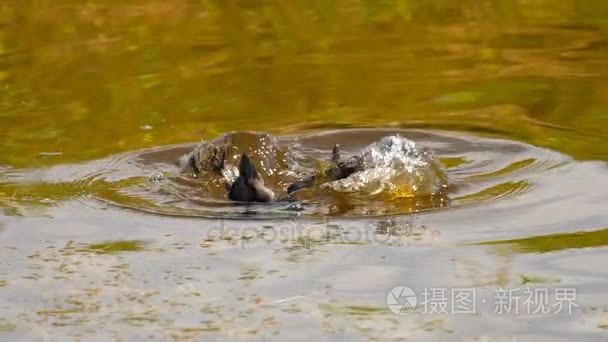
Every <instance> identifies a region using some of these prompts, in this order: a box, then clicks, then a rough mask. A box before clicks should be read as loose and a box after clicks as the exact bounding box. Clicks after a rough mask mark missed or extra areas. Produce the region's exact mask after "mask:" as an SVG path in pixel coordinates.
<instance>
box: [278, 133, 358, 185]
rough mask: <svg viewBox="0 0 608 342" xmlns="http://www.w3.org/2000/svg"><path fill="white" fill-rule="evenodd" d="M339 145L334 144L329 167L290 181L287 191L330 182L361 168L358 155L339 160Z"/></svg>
mask: <svg viewBox="0 0 608 342" xmlns="http://www.w3.org/2000/svg"><path fill="white" fill-rule="evenodd" d="M340 159H341V158H340V146H339V145H335V146H334V148H333V150H332V154H331V163H330V166H329V168H327V169H326V170H322V171H321V174H320V175H316V174H315V175H311V176H307V177H305V178H303V179H301V180H297V181H295V182H293V183H291V184H290V185H289V186H288V187H287V193H288V194H291V193H293V192H296V191H298V190H300V189H304V188H310V187H313V186H314V185H315V184H318V183H325V182H331V181H335V180H339V179H343V178H346V177H348V176H350V175H352V174H353V173H355V172H359V171H362V170H363V160H362V159H361V157H360V156H354V157H351V158H349V159H347V160H345V161H341V160H340Z"/></svg>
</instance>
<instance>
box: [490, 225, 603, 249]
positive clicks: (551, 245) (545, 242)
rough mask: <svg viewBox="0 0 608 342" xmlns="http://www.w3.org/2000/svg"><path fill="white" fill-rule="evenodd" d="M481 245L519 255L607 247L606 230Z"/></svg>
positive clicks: (500, 241)
mask: <svg viewBox="0 0 608 342" xmlns="http://www.w3.org/2000/svg"><path fill="white" fill-rule="evenodd" d="M481 244H483V245H497V246H505V247H508V248H509V249H512V250H514V251H516V252H520V253H547V252H554V251H560V250H564V249H571V248H588V247H603V246H606V245H608V228H605V229H600V230H595V231H588V232H587V231H586V232H576V233H565V234H551V235H542V236H534V237H529V238H523V239H513V240H499V241H488V242H483V243H481Z"/></svg>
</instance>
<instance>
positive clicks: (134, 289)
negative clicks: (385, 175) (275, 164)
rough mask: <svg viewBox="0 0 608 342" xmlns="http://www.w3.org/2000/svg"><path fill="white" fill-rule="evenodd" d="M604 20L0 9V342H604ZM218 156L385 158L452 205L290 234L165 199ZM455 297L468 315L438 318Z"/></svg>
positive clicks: (353, 211) (189, 200)
mask: <svg viewBox="0 0 608 342" xmlns="http://www.w3.org/2000/svg"><path fill="white" fill-rule="evenodd" d="M607 18H608V8H607V7H606V5H604V2H602V1H589V2H586V3H585V4H579V3H574V2H573V3H564V2H563V1H560V2H558V1H555V2H553V1H542V2H530V3H513V2H503V1H489V2H485V3H484V4H478V3H471V4H466V3H462V4H455V3H452V2H442V1H431V2H426V3H424V4H414V3H411V2H409V1H397V2H394V3H393V2H390V3H389V2H382V3H380V2H375V1H349V2H339V3H332V4H325V3H310V2H301V1H293V2H290V3H289V4H285V3H283V2H279V1H266V2H258V1H246V2H230V1H226V2H214V1H202V2H197V3H193V2H187V1H174V2H171V4H168V3H166V2H154V1H153V2H147V3H146V4H123V5H116V4H110V3H109V2H108V3H105V2H89V3H87V4H84V5H83V4H69V3H64V4H62V5H60V6H59V5H56V4H55V3H46V2H36V3H27V4H26V3H16V2H15V3H12V2H7V3H4V4H2V5H0V87H1V89H2V91H1V92H0V127H2V132H3V134H2V135H0V142H1V143H0V337H1V338H2V339H22V340H59V339H62V338H75V337H80V338H81V339H100V340H101V339H106V338H110V339H112V338H113V339H135V340H140V339H148V338H152V339H155V340H172V339H198V340H209V339H211V340H213V339H218V340H220V339H232V338H252V339H277V340H284V339H287V338H289V339H297V340H310V339H311V338H317V339H320V340H333V339H339V340H367V339H395V338H403V339H412V340H421V339H429V338H430V339H433V338H435V339H446V340H462V339H466V340H475V339H477V340H479V339H489V340H495V339H501V338H504V339H510V338H511V337H512V336H517V337H518V338H519V339H521V340H535V341H536V340H547V341H554V340H565V341H570V340H572V339H575V338H578V339H588V340H601V339H603V338H605V336H606V332H607V329H608V292H606V284H608V272H607V271H606V267H605V262H606V258H608V249H607V247H606V246H607V245H608V211H607V210H606V203H607V202H608V190H607V189H608V188H607V187H606V185H607V184H608V167H607V164H606V160H608V147H607V146H608V144H606V142H607V141H608V135H607V134H608V131H607V130H606V127H608V115H607V113H608V98H607V97H606V95H605V94H606V90H607V88H606V84H608V83H607V81H608V79H607V77H606V70H607V65H606V60H607V57H608V48H607V46H608V45H606V41H607V37H608V32H607V25H606V23H607V21H606V20H607ZM232 130H260V131H269V132H270V133H272V134H273V135H275V136H277V137H279V138H280V139H285V140H286V141H290V140H289V139H292V140H291V141H294V140H293V139H296V140H297V141H298V142H299V144H300V147H302V148H304V150H305V151H306V152H307V153H310V155H309V156H312V157H313V158H312V159H315V158H316V157H319V158H323V159H326V158H327V157H328V151H329V150H330V148H331V146H333V144H335V143H340V144H341V145H342V146H343V148H344V149H345V151H346V152H347V153H353V152H354V151H356V150H357V149H359V148H361V147H362V146H365V145H367V144H369V143H371V142H373V141H375V140H377V139H378V138H380V137H382V136H384V135H388V134H395V133H399V134H401V135H403V136H406V137H408V138H410V139H412V140H414V141H416V143H418V144H420V145H421V146H424V147H427V148H429V149H430V150H432V151H433V153H434V155H435V157H436V158H437V160H438V161H439V162H440V163H441V165H442V167H443V168H444V169H445V172H446V174H447V177H448V179H449V193H448V196H447V198H445V200H444V201H432V200H431V201H429V200H423V199H420V198H416V199H405V200H401V199H392V200H391V199H388V198H374V197H365V196H343V197H340V196H338V197H335V198H333V200H332V201H331V202H330V203H327V202H320V201H318V200H317V201H315V198H314V197H313V198H312V200H311V199H310V198H309V200H308V202H306V203H304V204H305V205H304V206H303V210H298V211H293V210H290V208H288V207H287V205H286V204H284V203H274V204H271V205H253V206H234V205H233V204H232V203H229V202H227V201H225V199H223V198H222V197H221V196H218V197H209V196H205V194H204V193H201V192H200V191H199V189H197V187H196V182H194V183H192V182H189V181H184V180H183V179H179V177H178V176H176V175H175V173H176V171H177V169H176V167H175V166H174V164H173V162H174V160H175V158H176V157H178V156H179V155H181V154H183V153H184V152H185V151H187V150H188V149H190V148H192V147H193V146H194V145H195V144H196V143H197V142H199V141H200V140H201V139H212V138H215V137H217V136H219V135H220V134H222V133H223V132H226V131H232ZM330 198H331V197H330ZM400 285H405V286H408V287H410V288H411V289H413V290H414V292H415V293H416V294H417V299H418V303H417V304H418V306H417V307H416V308H415V310H414V311H413V312H411V313H409V314H407V315H403V316H400V315H396V314H394V313H392V312H391V311H390V310H389V308H388V306H387V296H388V295H389V293H390V291H391V289H392V288H394V287H396V286H400ZM429 288H435V289H445V290H446V291H447V293H446V310H447V311H448V312H447V313H442V312H430V311H433V310H430V309H432V308H431V306H430V305H427V306H426V307H425V305H423V299H424V292H425V289H427V290H428V289H429ZM458 289H468V290H473V291H474V293H475V294H476V298H475V301H474V302H475V303H476V308H475V312H474V313H453V312H452V309H453V306H452V303H451V299H452V298H453V297H452V290H458ZM505 289H506V290H511V291H512V294H513V296H512V299H513V300H514V301H515V302H517V303H515V302H511V303H510V305H509V307H510V308H511V311H510V312H509V313H506V312H503V311H501V310H499V309H501V308H502V307H501V306H500V305H497V303H499V302H498V301H499V300H500V299H499V298H500V297H499V295H500V293H501V292H500V291H501V290H505ZM527 289H532V290H537V291H540V292H542V291H543V290H546V291H547V293H548V296H549V297H550V298H548V303H547V306H546V307H545V308H544V309H546V310H545V311H542V310H541V311H538V312H536V313H534V312H533V311H534V309H535V308H534V307H532V308H527V307H526V305H524V303H523V302H524V300H525V299H526V294H525V291H526V290H527ZM560 289H574V290H575V294H576V299H575V301H574V303H575V304H576V305H575V306H574V307H573V308H572V312H571V313H568V312H567V308H563V310H560V311H559V312H558V307H557V306H552V305H553V304H556V302H555V295H556V293H557V292H558V291H560ZM435 295H436V296H435V298H434V299H435V303H436V304H437V305H439V304H440V303H441V302H442V300H441V297H440V291H439V292H437V293H435ZM517 296H520V297H521V298H520V299H519V301H518V300H517V298H516V297H517ZM403 299H404V298H401V302H400V303H403ZM536 299H537V300H542V297H538V296H537V297H536ZM427 304H428V303H427ZM515 304H518V306H517V307H516V306H515ZM437 305H436V306H435V309H437V310H438V311H441V307H440V306H437ZM502 309H504V308H502ZM516 309H517V312H515V311H516ZM437 310H436V311H437Z"/></svg>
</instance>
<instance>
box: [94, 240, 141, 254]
mask: <svg viewBox="0 0 608 342" xmlns="http://www.w3.org/2000/svg"><path fill="white" fill-rule="evenodd" d="M144 246H145V242H144V241H138V240H115V241H104V242H101V243H93V244H90V245H87V246H86V248H85V249H86V250H87V251H91V252H95V253H97V254H111V253H120V252H137V251H142V250H144Z"/></svg>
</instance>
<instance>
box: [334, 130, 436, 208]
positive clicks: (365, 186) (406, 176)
mask: <svg viewBox="0 0 608 342" xmlns="http://www.w3.org/2000/svg"><path fill="white" fill-rule="evenodd" d="M361 156H362V159H363V169H364V170H363V171H361V172H357V173H355V174H353V175H351V176H349V177H347V178H345V179H341V180H338V181H334V182H330V183H327V184H326V185H325V186H326V187H329V188H332V189H334V190H337V191H345V192H368V193H370V194H372V195H375V194H379V193H381V192H389V193H391V194H393V195H394V196H396V197H415V196H419V195H434V194H437V193H440V192H442V191H444V190H445V189H446V188H447V185H448V182H447V176H446V174H445V172H444V171H443V169H442V168H441V167H440V166H439V164H438V163H437V162H436V161H435V159H434V157H433V154H432V153H431V151H430V150H428V149H426V148H424V147H421V146H418V145H417V144H416V143H415V142H414V141H412V140H409V139H407V138H404V137H402V136H400V135H393V136H387V137H384V138H382V139H381V140H380V141H378V142H375V143H372V144H371V145H369V146H367V147H366V148H365V149H364V150H363V152H362V154H361Z"/></svg>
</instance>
